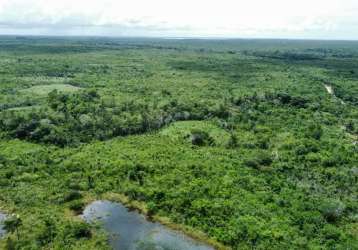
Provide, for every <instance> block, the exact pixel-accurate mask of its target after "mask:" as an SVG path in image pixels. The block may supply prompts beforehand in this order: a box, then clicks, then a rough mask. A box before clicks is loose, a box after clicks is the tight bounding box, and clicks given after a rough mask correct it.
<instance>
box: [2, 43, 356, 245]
mask: <svg viewBox="0 0 358 250" xmlns="http://www.w3.org/2000/svg"><path fill="white" fill-rule="evenodd" d="M357 135H358V42H348V41H294V40H292V41H289V40H235V39H232V40H230V39H229V40H199V39H197V40H195V39H184V40H175V39H144V38H143V39H139V38H136V39H134V38H127V39H125V38H121V39H119V38H94V37H92V38H61V37H58V38H49V37H14V36H1V37H0V211H2V212H4V213H6V214H9V215H11V216H9V218H8V219H7V221H6V222H5V226H6V228H7V229H8V231H9V233H8V234H7V235H6V236H5V237H4V238H2V239H1V240H0V249H108V248H109V246H108V245H107V240H106V238H107V237H108V235H106V234H105V233H104V232H103V231H102V230H101V229H100V227H97V226H93V225H88V224H86V223H84V222H83V221H81V220H80V219H79V218H78V217H77V216H76V215H78V214H79V213H81V211H82V209H83V208H84V207H85V205H86V204H87V203H88V201H89V200H91V199H96V198H98V199H99V198H101V197H106V196H108V195H110V194H119V195H123V196H126V197H127V198H128V199H129V200H131V201H138V202H140V203H141V204H144V206H145V210H146V211H147V213H148V214H150V215H156V216H158V217H167V218H169V219H170V221H171V222H172V223H173V224H178V225H183V226H185V227H187V228H191V229H192V230H193V231H198V232H203V233H205V234H206V235H207V237H208V238H210V239H211V240H213V241H217V242H219V243H220V244H222V245H223V246H226V247H228V248H232V249H358V200H357V198H358V197H357V195H358V182H357V181H358V144H357Z"/></svg>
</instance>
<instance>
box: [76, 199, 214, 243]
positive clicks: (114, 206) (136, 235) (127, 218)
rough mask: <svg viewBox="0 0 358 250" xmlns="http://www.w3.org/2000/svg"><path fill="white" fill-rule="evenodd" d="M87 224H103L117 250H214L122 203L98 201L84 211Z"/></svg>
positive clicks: (83, 216)
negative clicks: (150, 219)
mask: <svg viewBox="0 0 358 250" xmlns="http://www.w3.org/2000/svg"><path fill="white" fill-rule="evenodd" d="M82 218H83V219H84V220H85V221H87V222H90V223H92V222H99V223H101V224H102V225H103V227H104V229H105V230H106V231H107V232H108V233H109V234H110V244H111V246H112V247H113V248H114V249H115V250H213V249H214V248H213V247H211V246H208V245H206V244H204V243H201V242H197V241H195V240H194V239H192V238H190V237H188V236H186V235H184V234H183V233H181V232H178V231H174V230H171V229H169V228H166V227H165V226H163V225H161V224H160V223H156V222H151V221H148V220H146V218H145V217H144V216H143V215H141V214H140V213H138V212H137V211H129V210H128V209H127V208H126V207H125V206H123V205H122V204H120V203H116V202H110V201H95V202H93V203H91V204H90V205H88V206H87V207H86V209H85V210H84V211H83V215H82Z"/></svg>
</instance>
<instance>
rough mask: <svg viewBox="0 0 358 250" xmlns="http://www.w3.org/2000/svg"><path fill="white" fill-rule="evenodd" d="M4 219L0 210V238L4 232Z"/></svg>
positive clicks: (4, 216)
mask: <svg viewBox="0 0 358 250" xmlns="http://www.w3.org/2000/svg"><path fill="white" fill-rule="evenodd" d="M5 219H6V215H5V214H3V213H1V212H0V238H2V237H3V236H4V235H5V233H6V231H5V229H4V227H3V222H4V221H5Z"/></svg>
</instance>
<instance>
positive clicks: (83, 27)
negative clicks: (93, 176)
mask: <svg viewBox="0 0 358 250" xmlns="http://www.w3.org/2000/svg"><path fill="white" fill-rule="evenodd" d="M0 34H31V35H106V36H159V37H166V36H184V37H185V36H189V37H193V36H201V37H261V38H309V39H356V40H358V1H356V0H271V1H262V0H250V1H247V0H220V1H218V0H206V1H204V0H196V1H193V0H171V1H168V0H151V1H149V0H0Z"/></svg>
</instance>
